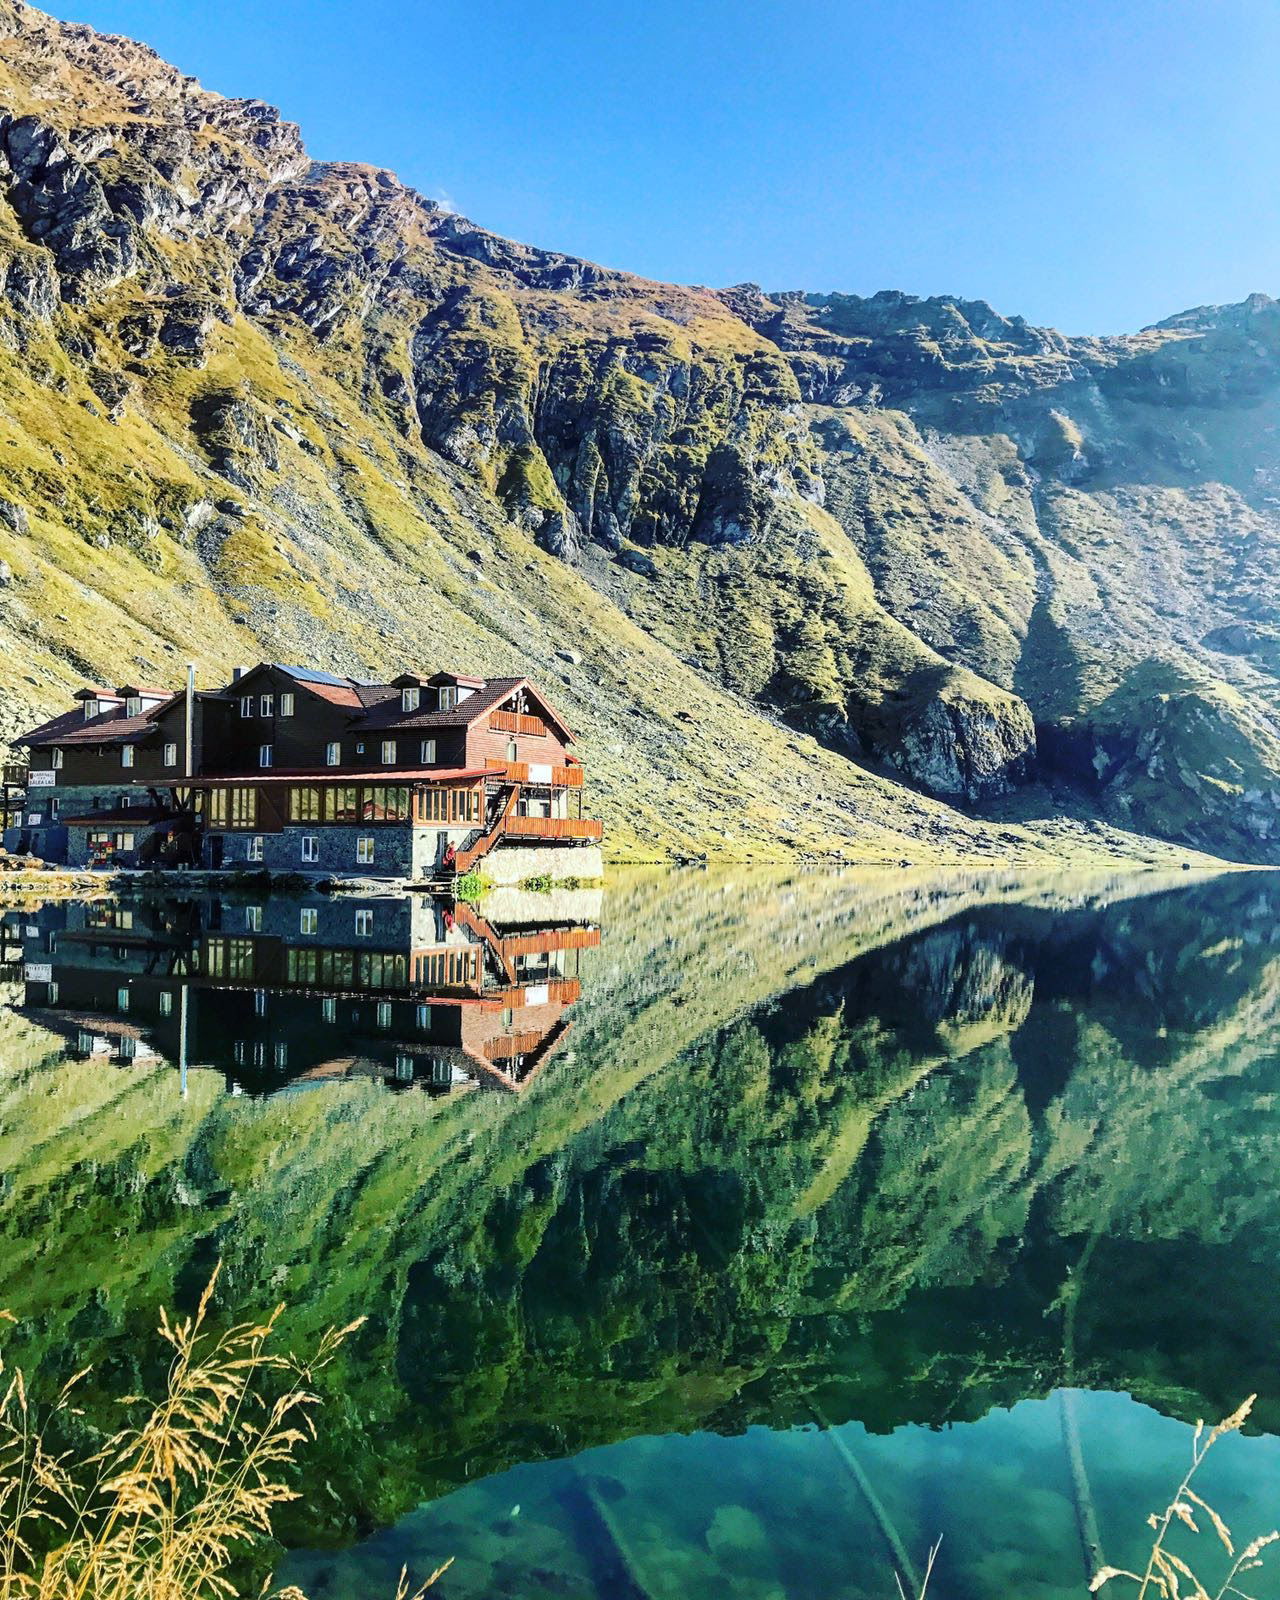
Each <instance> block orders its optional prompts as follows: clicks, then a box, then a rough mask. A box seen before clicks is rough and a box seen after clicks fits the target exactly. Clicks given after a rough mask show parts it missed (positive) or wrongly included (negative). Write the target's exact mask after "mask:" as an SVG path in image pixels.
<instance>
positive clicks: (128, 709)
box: [124, 694, 142, 717]
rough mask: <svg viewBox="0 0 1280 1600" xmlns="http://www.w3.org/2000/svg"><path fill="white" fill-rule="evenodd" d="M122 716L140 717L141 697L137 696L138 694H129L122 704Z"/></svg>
mask: <svg viewBox="0 0 1280 1600" xmlns="http://www.w3.org/2000/svg"><path fill="white" fill-rule="evenodd" d="M124 714H125V716H126V717H140V716H141V715H142V696H141V695H139V694H131V695H130V696H129V698H128V699H127V700H126V701H125V703H124Z"/></svg>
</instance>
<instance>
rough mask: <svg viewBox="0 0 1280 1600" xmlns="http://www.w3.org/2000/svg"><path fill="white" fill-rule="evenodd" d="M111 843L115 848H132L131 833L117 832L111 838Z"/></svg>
mask: <svg viewBox="0 0 1280 1600" xmlns="http://www.w3.org/2000/svg"><path fill="white" fill-rule="evenodd" d="M112 844H113V845H114V847H115V848H116V849H117V850H132V849H133V835H132V834H131V833H117V834H116V835H115V836H114V838H113V839H112Z"/></svg>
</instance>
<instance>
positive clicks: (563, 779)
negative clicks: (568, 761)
mask: <svg viewBox="0 0 1280 1600" xmlns="http://www.w3.org/2000/svg"><path fill="white" fill-rule="evenodd" d="M485 765H486V766H487V767H488V768H489V771H490V772H491V773H493V774H494V776H495V777H502V778H504V779H505V780H506V781H507V782H508V783H533V784H545V783H546V782H547V781H548V780H547V779H546V778H545V777H541V776H539V777H534V776H533V774H534V773H536V772H540V771H547V770H549V771H550V773H551V778H550V783H551V787H552V788H553V789H581V787H582V768H581V767H556V766H552V767H549V768H543V769H540V768H539V766H538V763H537V762H536V761H494V760H493V759H490V760H489V761H487V762H486V763H485Z"/></svg>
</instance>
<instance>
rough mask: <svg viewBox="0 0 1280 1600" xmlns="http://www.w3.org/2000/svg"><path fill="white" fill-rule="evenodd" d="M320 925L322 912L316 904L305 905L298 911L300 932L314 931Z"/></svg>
mask: <svg viewBox="0 0 1280 1600" xmlns="http://www.w3.org/2000/svg"><path fill="white" fill-rule="evenodd" d="M319 926H320V913H319V911H318V910H317V909H316V907H315V906H303V908H302V910H301V911H300V912H299V913H298V932H299V933H314V932H315V931H316V929H317V928H318V927H319Z"/></svg>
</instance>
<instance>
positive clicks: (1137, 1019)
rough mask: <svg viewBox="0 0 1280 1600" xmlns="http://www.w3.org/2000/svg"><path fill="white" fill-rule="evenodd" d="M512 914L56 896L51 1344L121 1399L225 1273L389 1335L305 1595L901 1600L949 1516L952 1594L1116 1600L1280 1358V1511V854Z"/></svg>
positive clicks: (357, 1385)
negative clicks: (1193, 1469)
mask: <svg viewBox="0 0 1280 1600" xmlns="http://www.w3.org/2000/svg"><path fill="white" fill-rule="evenodd" d="M484 910H485V913H486V915H485V916H484V917H483V918H480V917H474V916H469V915H468V914H467V913H466V912H465V911H463V912H458V911H457V908H448V907H444V906H439V905H435V904H433V903H432V902H425V903H423V902H408V901H395V900H370V901H356V900H346V899H339V900H333V901H323V900H321V899H319V898H316V899H314V900H309V899H306V898H303V899H294V898H289V899H276V900H272V901H269V902H268V903H267V904H265V905H261V906H259V905H255V904H254V903H253V901H252V900H251V899H244V900H235V901H231V900H228V901H225V902H223V903H220V904H217V903H212V902H204V901H201V900H199V899H188V900H169V901H150V902H142V901H124V900H122V901H109V900H108V901H100V902H95V903H93V904H89V905H74V904H72V905H65V904H64V905H54V906H47V907H43V908H33V909H30V910H24V911H22V912H10V913H6V914H5V915H4V919H3V948H0V962H2V963H3V965H2V966H0V1306H6V1307H8V1308H9V1309H11V1310H12V1311H13V1312H15V1313H16V1314H17V1315H18V1316H19V1318H20V1319H21V1321H20V1323H19V1326H18V1327H17V1329H16V1330H15V1331H14V1332H12V1333H11V1334H10V1335H8V1336H6V1353H7V1357H8V1359H9V1360H10V1361H11V1362H17V1363H18V1364H21V1365H24V1366H26V1367H27V1368H28V1369H29V1370H32V1371H34V1370H36V1369H39V1372H40V1373H41V1374H42V1375H43V1377H44V1378H45V1379H47V1380H48V1382H50V1383H53V1382H56V1381H57V1380H60V1379H61V1378H63V1377H65V1376H67V1375H68V1374H70V1373H71V1372H72V1371H74V1370H76V1369H77V1368H79V1367H81V1366H83V1365H85V1364H86V1363H88V1362H92V1363H93V1364H94V1372H93V1374H92V1376H91V1378H90V1379H89V1380H88V1386H87V1388H86V1391H85V1404H86V1405H87V1407H88V1409H89V1412H90V1416H91V1417H92V1416H94V1415H95V1414H99V1415H102V1416H104V1417H105V1416H109V1415H110V1411H111V1408H112V1406H113V1403H114V1397H115V1396H117V1395H120V1394H123V1393H125V1392H127V1391H129V1390H131V1389H135V1388H136V1387H137V1386H138V1385H140V1384H145V1383H154V1380H155V1378H156V1376H157V1375H158V1374H157V1368H156V1365H155V1363H156V1359H157V1354H158V1352H157V1349H156V1345H155V1341H154V1340H153V1338H152V1337H151V1335H150V1330H151V1329H152V1328H153V1327H154V1322H155V1316H156V1309H157V1307H158V1306H159V1305H161V1304H167V1305H169V1306H175V1305H176V1306H178V1307H187V1306H190V1305H191V1304H192V1303H193V1301H194V1299H195V1297H196V1296H197V1295H198V1293H199V1291H200V1289H201V1288H202V1287H203V1285H204V1283H205V1282H206V1280H207V1278H208V1276H209V1273H210V1271H211V1269H212V1267H213V1265H214V1263H215V1262H217V1261H219V1260H221V1261H222V1262H223V1263H224V1266H223V1275H222V1278H221V1280H220V1285H219V1292H218V1293H219V1300H218V1305H219V1313H220V1315H224V1316H227V1317H232V1316H238V1315H249V1314H257V1313H259V1312H261V1311H263V1310H264V1309H267V1308H269V1307H270V1306H272V1305H274V1304H275V1303H276V1302H277V1301H280V1300H283V1301H285V1302H286V1304H287V1307H288V1311H287V1314H286V1317H285V1322H284V1327H285V1329H286V1334H287V1337H288V1338H289V1339H290V1341H291V1342H293V1343H296V1344H297V1345H298V1346H299V1347H302V1346H305V1345H306V1344H307V1343H309V1342H310V1341H311V1340H313V1339H314V1337H315V1336H316V1335H317V1334H318V1333H319V1332H320V1331H321V1330H322V1329H323V1328H325V1327H326V1326H328V1325H331V1324H335V1323H341V1322H345V1321H347V1320H348V1319H350V1318H351V1317H353V1316H359V1315H365V1316H367V1317H368V1321H367V1322H366V1324H365V1325H364V1327H363V1328H362V1329H361V1330H360V1332H359V1333H358V1334H357V1335H356V1336H355V1337H354V1338H353V1339H352V1341H351V1342H350V1343H349V1345H348V1346H347V1347H346V1349H345V1351H344V1353H343V1355H342V1357H341V1359H340V1360H339V1362H338V1363H337V1365H336V1366H335V1367H333V1368H332V1369H331V1370H330V1371H329V1373H328V1374H327V1375H326V1385H325V1387H326V1407H325V1410H324V1412H323V1414H322V1419H321V1430H320V1438H319V1440H318V1442H317V1443H316V1444H315V1445H314V1446H313V1447H312V1448H310V1450H309V1451H308V1452H307V1454H306V1456H305V1459H304V1462H303V1465H302V1468H301V1474H300V1480H299V1487H300V1489H301V1490H302V1497H301V1498H300V1499H299V1500H298V1501H297V1502H296V1503H295V1504H294V1505H292V1506H291V1507H288V1508H286V1512H285V1514H284V1515H283V1516H282V1517H281V1518H280V1519H279V1522H278V1528H279V1532H280V1535H281V1538H282V1542H283V1545H284V1550H283V1552H282V1553H281V1555H280V1559H279V1561H278V1562H277V1566H276V1571H277V1578H278V1580H280V1581H292V1582H297V1583H299V1584H301V1585H302V1586H303V1587H304V1588H305V1589H306V1591H307V1593H308V1595H309V1596H310V1597H311V1600H370V1597H376V1596H388V1597H389V1596H391V1595H393V1594H394V1591H395V1583H396V1578H397V1575H398V1573H399V1571H400V1568H401V1567H402V1565H405V1564H407V1565H408V1567H409V1569H410V1572H411V1573H415V1574H417V1575H418V1576H419V1577H421V1576H425V1574H426V1573H427V1572H429V1571H430V1570H431V1569H432V1568H433V1567H434V1566H436V1565H438V1564H439V1563H440V1562H442V1561H444V1560H445V1559H446V1558H448V1557H452V1558H453V1562H454V1564H453V1566H452V1567H451V1569H450V1570H449V1572H448V1573H447V1574H446V1576H445V1577H444V1578H443V1579H442V1580H441V1582H440V1585H439V1587H438V1590H437V1592H438V1593H439V1594H440V1595H441V1597H442V1600H481V1597H485V1600H491V1597H494V1596H505V1595H510V1596H520V1597H527V1600H539V1597H544V1596H546V1597H550V1596H559V1597H567V1600H578V1597H582V1600H592V1597H598V1600H606V1597H607V1600H644V1597H652V1600H667V1597H671V1600H676V1597H680V1600H686V1597H687V1596H689V1595H690V1594H699V1595H702V1596H707V1597H723V1600H738V1597H743V1600H748V1597H750V1600H755V1597H759V1600H820V1597H829V1596H837V1595H838V1596H846V1595H847V1596H850V1597H859V1600H860V1597H863V1596H865V1597H868V1600H870V1597H873V1596H874V1597H884V1596H889V1595H893V1594H894V1593H896V1590H895V1586H894V1580H893V1571H894V1567H895V1565H896V1566H899V1567H902V1566H904V1565H910V1566H911V1567H914V1568H916V1569H919V1568H921V1567H923V1564H924V1559H925V1555H926V1552H927V1550H928V1547H929V1546H930V1544H931V1543H933V1541H935V1540H936V1539H938V1538H939V1537H940V1536H941V1538H942V1545H941V1550H940V1554H939V1559H938V1567H937V1570H936V1573H935V1577H934V1581H933V1585H932V1587H931V1589H930V1595H931V1600H1004V1597H1007V1596H1012V1595H1017V1596H1019V1597H1020V1600H1027V1597H1036V1600H1058V1597H1061V1596H1067V1595H1072V1596H1079V1595H1080V1594H1082V1593H1083V1591H1084V1585H1085V1576H1086V1568H1087V1566H1088V1564H1089V1562H1090V1560H1091V1559H1092V1557H1091V1555H1090V1554H1089V1553H1088V1550H1087V1548H1086V1546H1087V1544H1088V1543H1089V1541H1096V1543H1097V1545H1099V1546H1100V1548H1101V1551H1102V1552H1103V1554H1104V1557H1105V1559H1106V1560H1107V1561H1109V1562H1112V1563H1114V1564H1116V1565H1120V1566H1131V1565H1133V1564H1135V1563H1136V1562H1140V1561H1141V1560H1142V1558H1143V1553H1144V1551H1145V1549H1146V1542H1147V1541H1146V1538H1145V1535H1146V1533H1147V1530H1146V1528H1145V1526H1144V1518H1145V1516H1146V1514H1147V1512H1148V1511H1150V1510H1153V1509H1156V1508H1157V1507H1163V1505H1164V1504H1165V1501H1166V1499H1167V1497H1168V1495H1169V1493H1170V1492H1171V1491H1172V1489H1173V1487H1174V1485H1175V1483H1176V1481H1177V1478H1178V1477H1179V1476H1180V1474H1181V1472H1182V1470H1183V1467H1184V1465H1185V1462H1186V1460H1187V1456H1188V1452H1189V1449H1190V1441H1191V1437H1192V1430H1193V1427H1194V1423H1195V1420H1196V1419H1197V1418H1198V1417H1205V1418H1208V1419H1210V1420H1216V1419H1217V1418H1219V1417H1221V1416H1223V1415H1225V1414H1227V1413H1228V1412H1229V1411H1231V1410H1232V1409H1234V1407H1235V1406H1236V1404H1237V1403H1238V1402H1239V1401H1240V1400H1241V1399H1242V1398H1243V1397H1244V1396H1245V1395H1246V1394H1248V1393H1250V1392H1252V1391H1257V1392H1258V1395H1259V1399H1258V1403H1257V1407H1256V1410H1255V1412H1254V1417H1253V1420H1252V1422H1251V1424H1250V1426H1249V1428H1248V1430H1247V1431H1246V1432H1245V1433H1244V1434H1243V1435H1238V1436H1232V1437H1230V1438H1228V1439H1226V1440H1225V1441H1223V1442H1222V1444H1221V1445H1220V1446H1218V1447H1216V1448H1215V1451H1214V1453H1213V1455H1212V1456H1211V1458H1210V1462H1209V1464H1208V1466H1207V1467H1206V1468H1205V1471H1204V1479H1203V1483H1202V1485H1201V1488H1202V1492H1203V1493H1204V1494H1205V1496H1206V1498H1208V1499H1209V1500H1210V1501H1212V1502H1213V1503H1214V1504H1215V1505H1216V1506H1217V1507H1218V1509H1219V1510H1220V1511H1221V1512H1222V1514H1223V1515H1224V1516H1225V1517H1226V1518H1227V1521H1228V1522H1229V1523H1230V1524H1231V1525H1232V1527H1233V1528H1234V1529H1235V1530H1236V1531H1237V1532H1238V1533H1239V1534H1240V1535H1242V1536H1243V1539H1247V1538H1249V1537H1251V1536H1252V1535H1253V1534H1255V1533H1260V1532H1264V1531H1266V1530H1268V1529H1270V1528H1271V1527H1273V1526H1275V1525H1276V1524H1277V1522H1278V1521H1280V1366H1278V1363H1277V1346H1278V1338H1277V1331H1276V1304H1277V1289H1278V1288H1280V1191H1278V1188H1277V1180H1278V1176H1280V1163H1278V1159H1277V1158H1278V1157H1280V1100H1278V1099H1277V1096H1278V1095H1280V920H1278V919H1280V878H1276V877H1274V876H1272V875H1267V874H1240V875H1232V876H1227V877H1223V878H1218V879H1204V878H1200V877H1199V876H1197V877H1195V878H1189V877H1188V875H1185V874H1182V875H1179V877H1178V879H1177V881H1175V880H1174V879H1173V878H1159V877H1155V876H1152V875H1146V876H1143V877H1131V878H1127V879H1126V878H1122V877H1117V878H1115V879H1108V878H1105V877H1101V876H1098V875H1093V876H1089V877H1062V878H1050V877H1042V878H1026V877H1019V876H1016V875H1013V874H990V873H989V874H985V875H971V876H960V875H954V874H952V875H947V876H939V877H930V876H926V875H923V874H909V873H895V874H887V873H886V874H881V875H875V874H860V875H845V876H831V875H827V874H822V873H817V872H814V873H808V874H793V875H786V874H782V873H769V872H752V871H745V870H744V871H740V872H736V873H732V872H723V871H722V872H707V873H680V874H664V873H658V872H653V873H635V874H628V875H620V876H619V877H618V878H617V879H616V880H615V881H614V882H612V883H611V884H610V887H609V889H608V890H607V892H606V893H605V894H604V895H603V897H601V896H600V895H599V894H598V893H596V894H593V893H591V892H586V891H580V892H577V893H575V894H572V895H567V896H562V897H561V896H538V895H529V894H523V895H522V894H518V893H516V894H508V895H506V896H501V897H499V898H498V899H497V900H496V901H494V902H493V903H491V904H486V906H485V908H484ZM362 911H368V912H370V913H371V916H370V917H369V919H368V920H367V921H363V922H357V918H358V916H359V914H360V913H361V912H362ZM312 912H314V916H312V915H309V913H312ZM357 927H359V928H360V929H361V930H362V931H360V932H359V933H358V934H357V933H356V932H355V930H356V928H357ZM303 929H307V930H308V931H307V932H305V933H304V932H303V931H302V930H303ZM1073 1462H1074V1463H1075V1465H1074V1466H1073ZM1197 1544H1198V1545H1199V1546H1200V1547H1201V1554H1202V1555H1203V1557H1204V1562H1205V1565H1206V1566H1207V1567H1208V1568H1209V1569H1210V1572H1211V1573H1212V1572H1213V1571H1216V1570H1218V1566H1219V1565H1220V1564H1219V1563H1217V1562H1216V1561H1215V1558H1214V1553H1213V1541H1212V1537H1211V1536H1205V1537H1203V1538H1202V1539H1200V1540H1199V1541H1196V1540H1194V1539H1193V1538H1192V1537H1191V1536H1190V1535H1189V1534H1187V1535H1185V1537H1182V1538H1181V1540H1180V1542H1179V1543H1178V1545H1177V1546H1176V1547H1177V1548H1178V1549H1179V1550H1180V1551H1182V1553H1184V1554H1190V1553H1191V1551H1192V1550H1194V1549H1195V1548H1196V1547H1197ZM1276 1572H1277V1573H1280V1563H1277V1565H1276ZM907 1576H909V1573H908V1574H907ZM1251 1578H1252V1579H1253V1582H1252V1583H1250V1584H1248V1585H1246V1587H1247V1588H1248V1591H1249V1593H1251V1594H1254V1595H1259V1596H1274V1595H1280V1580H1278V1579H1277V1577H1276V1576H1274V1575H1272V1574H1270V1573H1268V1572H1267V1571H1266V1570H1265V1569H1264V1571H1263V1572H1262V1573H1261V1574H1257V1573H1254V1574H1251ZM1212 1587H1213V1586H1212V1585H1211V1588H1212ZM1105 1592H1107V1593H1112V1592H1114V1593H1116V1594H1123V1593H1126V1592H1132V1590H1131V1589H1125V1588H1124V1587H1123V1586H1120V1585H1117V1586H1116V1587H1115V1588H1114V1590H1108V1591H1105Z"/></svg>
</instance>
